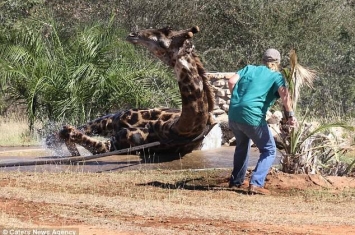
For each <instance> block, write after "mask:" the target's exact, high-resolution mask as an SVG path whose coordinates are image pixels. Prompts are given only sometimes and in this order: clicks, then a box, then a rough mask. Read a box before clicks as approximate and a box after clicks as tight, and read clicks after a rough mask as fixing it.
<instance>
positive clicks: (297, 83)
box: [285, 50, 317, 110]
mask: <svg viewBox="0 0 355 235" xmlns="http://www.w3.org/2000/svg"><path fill="white" fill-rule="evenodd" d="M290 66H291V72H290V73H289V74H285V75H286V76H288V77H287V78H286V79H287V81H288V83H289V88H290V94H291V99H292V106H293V109H294V110H296V107H297V102H298V99H299V96H300V91H301V88H302V87H303V86H308V87H310V88H313V82H314V80H315V79H316V78H317V72H316V71H315V70H312V69H309V68H306V67H304V66H302V65H301V64H299V63H298V57H297V54H296V51H295V50H291V51H290Z"/></svg>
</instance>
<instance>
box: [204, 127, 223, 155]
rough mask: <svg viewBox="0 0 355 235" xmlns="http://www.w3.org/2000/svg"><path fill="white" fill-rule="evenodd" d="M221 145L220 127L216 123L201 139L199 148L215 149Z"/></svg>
mask: <svg viewBox="0 0 355 235" xmlns="http://www.w3.org/2000/svg"><path fill="white" fill-rule="evenodd" d="M221 146H222V129H221V126H220V124H219V123H218V124H216V125H215V126H214V127H213V128H212V130H211V131H210V132H209V133H208V134H207V135H206V137H205V138H204V139H203V142H202V147H201V150H209V149H216V148H220V147H221Z"/></svg>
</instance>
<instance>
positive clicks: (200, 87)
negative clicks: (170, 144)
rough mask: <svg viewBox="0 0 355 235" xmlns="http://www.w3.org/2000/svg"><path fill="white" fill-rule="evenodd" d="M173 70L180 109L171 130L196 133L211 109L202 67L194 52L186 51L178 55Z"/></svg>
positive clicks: (180, 133) (208, 91) (190, 133)
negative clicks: (177, 86) (179, 99)
mask: <svg viewBox="0 0 355 235" xmlns="http://www.w3.org/2000/svg"><path fill="white" fill-rule="evenodd" d="M174 70H175V73H176V76H177V80H178V84H179V89H180V93H181V100H182V111H181V116H180V118H179V120H178V121H177V122H176V123H175V125H174V126H173V130H174V131H175V132H177V133H178V134H179V135H184V136H195V135H198V134H200V133H202V132H203V130H204V128H205V127H206V125H207V122H208V120H209V117H210V114H209V111H211V107H210V105H211V94H210V92H212V91H211V90H210V89H209V87H208V86H207V81H206V80H205V79H206V77H205V75H204V69H203V67H202V64H201V62H200V61H199V59H198V57H197V56H196V55H194V53H187V54H185V55H182V56H178V58H177V59H176V62H175V66H174ZM212 109H213V106H212Z"/></svg>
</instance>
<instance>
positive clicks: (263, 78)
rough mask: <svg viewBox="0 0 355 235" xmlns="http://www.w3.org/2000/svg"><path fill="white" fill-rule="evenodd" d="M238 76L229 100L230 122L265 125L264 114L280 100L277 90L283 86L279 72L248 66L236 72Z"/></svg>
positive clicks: (282, 79) (262, 66)
mask: <svg viewBox="0 0 355 235" xmlns="http://www.w3.org/2000/svg"><path fill="white" fill-rule="evenodd" d="M237 73H238V74H239V76H240V79H239V81H238V82H237V83H236V84H235V86H234V88H233V92H232V97H231V100H230V105H229V111H228V117H229V119H230V120H232V121H235V122H239V123H243V124H248V125H252V126H259V125H266V120H265V116H266V112H267V110H268V109H269V108H270V106H271V105H273V104H274V102H275V101H276V100H277V99H278V98H280V95H279V93H278V89H279V88H280V87H282V86H286V85H285V80H284V78H283V76H282V74H281V73H280V72H276V71H273V70H271V69H269V68H268V67H266V66H264V65H260V66H255V65H248V66H246V67H244V68H243V69H241V70H239V71H238V72H237Z"/></svg>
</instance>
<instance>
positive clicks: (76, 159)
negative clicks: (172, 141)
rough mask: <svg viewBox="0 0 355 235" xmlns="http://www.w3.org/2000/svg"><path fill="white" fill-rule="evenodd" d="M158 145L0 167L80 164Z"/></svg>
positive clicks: (157, 143)
mask: <svg viewBox="0 0 355 235" xmlns="http://www.w3.org/2000/svg"><path fill="white" fill-rule="evenodd" d="M158 145H160V142H158V141H157V142H152V143H149V144H143V145H139V146H134V147H131V148H126V149H120V150H116V151H112V152H107V153H100V154H96V155H89V156H77V157H63V158H59V159H45V160H42V159H41V160H32V161H18V162H6V163H0V167H14V166H31V165H46V164H68V163H69V164H71V163H74V162H81V161H87V160H91V159H96V158H102V157H108V156H112V155H118V154H123V153H128V152H131V151H137V150H141V149H144V148H150V147H154V146H158Z"/></svg>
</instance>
